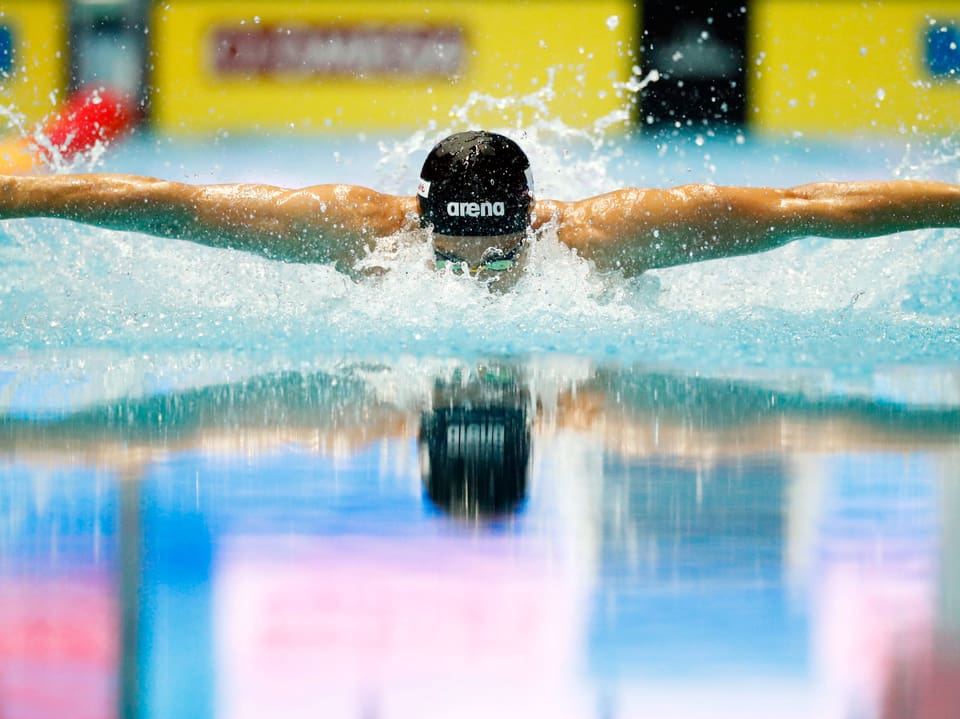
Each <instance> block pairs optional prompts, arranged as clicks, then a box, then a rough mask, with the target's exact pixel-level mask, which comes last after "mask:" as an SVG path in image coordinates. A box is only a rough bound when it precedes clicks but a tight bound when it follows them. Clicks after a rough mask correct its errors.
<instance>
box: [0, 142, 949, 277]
mask: <svg viewBox="0 0 960 719" xmlns="http://www.w3.org/2000/svg"><path fill="white" fill-rule="evenodd" d="M533 190H534V186H533V180H532V176H531V172H530V162H529V160H528V159H527V156H526V155H525V154H524V152H523V151H522V150H521V149H520V147H519V146H518V145H517V144H516V143H515V142H514V141H512V140H510V139H508V138H506V137H504V136H503V135H498V134H495V133H491V132H482V131H472V132H462V133H457V134H455V135H451V136H450V137H447V138H446V139H444V140H442V141H440V142H439V143H438V144H437V145H436V146H435V147H434V148H433V149H432V150H431V151H430V153H429V154H428V156H427V158H426V161H425V162H424V165H423V169H422V171H421V177H420V182H419V186H418V188H417V194H416V195H414V196H398V195H388V194H383V193H380V192H377V191H375V190H372V189H368V188H366V187H358V186H352V185H336V184H329V185H315V186H312V187H306V188H302V189H284V188H279V187H272V186H267V185H258V184H224V185H189V184H182V183H178V182H170V181H166V180H158V179H153V178H149V177H140V176H134V175H116V174H89V175H58V176H44V177H0V219H14V218H29V217H49V218H59V219H64V220H72V221H74V222H82V223H86V224H91V225H97V226H100V227H104V228H110V229H115V230H126V231H135V232H141V233H147V234H152V235H158V236H163V237H170V238H178V239H184V240H190V241H193V242H197V243H200V244H204V245H210V246H214V247H226V248H234V249H240V250H246V251H249V252H256V253H259V254H262V255H265V256H267V257H270V258H274V259H278V260H287V261H295V262H327V263H329V262H332V263H335V264H336V265H337V266H338V267H339V268H340V269H343V270H350V269H351V268H352V267H353V266H354V265H355V263H356V262H357V261H358V260H359V259H360V258H362V257H363V256H364V254H365V251H366V250H369V249H373V247H374V245H375V242H376V240H377V239H379V238H384V237H388V236H390V235H394V234H396V233H398V232H401V231H409V230H413V229H415V228H417V227H423V228H427V229H428V230H430V233H429V236H430V237H431V238H432V240H431V241H432V243H433V250H434V252H435V257H436V265H437V266H438V267H443V266H451V267H452V268H454V269H455V270H456V271H461V272H462V271H467V272H470V273H472V274H477V275H480V276H482V277H489V276H493V275H511V274H512V275H516V273H517V271H518V266H519V264H520V262H521V261H522V258H523V250H524V245H525V242H526V240H527V237H528V235H529V233H531V232H536V231H537V230H539V229H540V228H542V227H543V226H544V225H546V224H547V223H552V224H553V225H554V226H555V227H556V232H557V236H558V237H559V239H560V241H561V242H563V243H564V244H566V245H568V246H569V247H571V248H573V249H574V250H576V251H577V253H578V254H579V255H580V256H581V257H584V258H586V259H588V260H590V261H592V262H593V263H594V265H595V266H596V268H597V269H598V270H601V271H606V270H620V271H622V272H623V273H624V274H625V275H627V276H632V275H637V274H640V273H642V272H644V271H645V270H650V269H656V268H662V267H669V266H672V265H679V264H686V263H691V262H699V261H702V260H710V259H716V258H721V257H732V256H737V255H747V254H753V253H757V252H763V251H765V250H770V249H773V248H775V247H779V246H781V245H784V244H786V243H788V242H791V241H792V240H796V239H799V238H803V237H811V236H817V237H826V238H837V239H858V238H866V237H872V236H877V235H885V234H891V233H895V232H902V231H909V230H918V229H923V228H941V227H960V185H953V184H948V183H941V182H929V181H912V180H887V181H877V182H821V183H815V184H808V185H801V186H799V187H792V188H788V189H776V188H760V187H757V188H754V187H723V186H714V185H706V184H691V185H683V186H679V187H674V188H672V189H649V188H646V189H645V188H636V187H634V188H625V189H621V190H616V191H613V192H610V193H607V194H604V195H599V196H596V197H590V198H587V199H583V200H579V201H573V202H561V201H557V200H541V199H535V197H534V192H533Z"/></svg>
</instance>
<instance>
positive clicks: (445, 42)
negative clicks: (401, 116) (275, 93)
mask: <svg viewBox="0 0 960 719" xmlns="http://www.w3.org/2000/svg"><path fill="white" fill-rule="evenodd" d="M209 37H210V43H211V45H212V48H211V50H212V55H213V57H212V63H211V64H212V68H213V71H214V72H215V73H216V74H218V75H264V76H270V75H283V76H291V75H294V76H296V75H302V76H328V77H330V76H340V77H372V76H383V75H391V76H396V75H408V76H435V75H444V76H448V75H452V74H456V73H458V72H460V71H461V69H462V66H463V63H464V58H465V57H466V40H465V36H464V33H463V30H462V28H460V27H457V26H452V25H451V26H440V25H408V26H379V25H378V26H364V25H357V26H349V25H339V24H338V25H296V26H294V25H289V26H285V25H267V26H260V27H257V28H255V29H251V28H249V27H243V28H238V27H236V26H231V27H219V28H214V29H213V30H212V31H211V32H210V35H209Z"/></svg>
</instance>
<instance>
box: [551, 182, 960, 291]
mask: <svg viewBox="0 0 960 719" xmlns="http://www.w3.org/2000/svg"><path fill="white" fill-rule="evenodd" d="M537 215H538V219H539V220H541V221H542V220H543V219H547V217H546V216H548V215H555V216H556V217H557V218H558V219H559V236H560V239H561V240H562V241H563V242H565V243H566V244H569V245H570V246H572V247H575V248H577V250H578V251H579V252H580V253H581V254H582V255H583V256H585V257H587V258H589V259H592V260H594V261H595V262H596V263H597V266H598V267H600V268H602V269H613V268H621V269H623V270H624V271H625V272H627V273H628V274H638V273H640V272H643V271H644V270H647V269H653V268H657V267H669V266H671V265H679V264H685V263H689V262H699V261H701V260H710V259H716V258H719V257H732V256H735V255H745V254H752V253H755V252H762V251H764V250H769V249H772V248H774V247H779V246H780V245H783V244H786V243H787V242H790V241H791V240H795V239H797V238H800V237H809V236H819V237H831V238H846V239H858V238H863V237H873V236H876V235H885V234H890V233H892V232H902V231H907V230H917V229H922V228H926V227H960V185H951V184H946V183H940V182H923V181H885V182H842V183H835V182H830V183H816V184H810V185H801V186H799V187H793V188H789V189H773V188H748V187H716V186H713V185H685V186H682V187H676V188H673V189H669V190H644V189H634V188H630V189H625V190H619V191H616V192H612V193H609V194H606V195H601V196H599V197H593V198H589V199H587V200H583V201H580V202H571V203H559V202H557V203H555V202H545V203H538V205H537Z"/></svg>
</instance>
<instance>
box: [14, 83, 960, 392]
mask: <svg viewBox="0 0 960 719" xmlns="http://www.w3.org/2000/svg"><path fill="white" fill-rule="evenodd" d="M553 79H554V76H553V75H552V74H551V73H548V74H547V80H546V82H544V83H543V84H542V85H541V86H540V87H539V88H538V89H537V90H536V91H535V92H533V93H531V94H529V95H524V96H510V97H505V98H497V97H493V96H489V95H483V94H473V95H470V96H469V97H468V98H467V99H466V101H465V102H464V104H463V105H462V106H459V107H457V108H454V109H453V110H452V112H451V113H450V117H449V123H448V125H447V126H445V127H440V126H435V127H429V128H426V129H424V130H422V131H419V132H416V133H413V134H411V135H410V136H409V137H407V138H404V139H402V140H400V141H396V142H393V143H387V142H383V143H382V144H381V145H380V150H381V161H380V162H379V164H378V165H377V167H375V168H371V178H370V183H369V184H371V185H374V186H378V187H380V188H382V189H384V190H385V191H388V192H390V191H392V192H398V193H409V192H410V188H411V187H413V186H414V180H413V179H412V177H411V175H412V174H413V173H416V171H417V170H418V169H419V165H420V163H421V162H422V158H423V156H424V154H425V153H426V152H427V151H428V149H429V148H430V147H431V146H432V144H433V143H434V142H435V141H436V140H438V139H439V138H441V137H442V136H444V135H446V134H448V133H449V132H453V131H457V130H461V129H465V128H467V127H471V126H473V121H472V119H471V118H472V117H474V116H476V115H477V114H482V113H483V112H485V111H487V110H488V109H489V108H490V107H496V108H497V109H498V110H501V111H502V113H503V114H504V116H506V117H509V118H511V121H510V122H507V123H505V125H504V126H503V127H491V128H488V129H492V130H496V131H500V132H503V133H504V134H507V135H509V136H512V137H514V139H516V140H518V141H519V142H520V143H521V145H522V146H523V147H524V149H525V150H526V151H527V152H528V154H529V155H530V156H531V160H532V164H533V167H534V174H535V180H536V188H537V193H538V195H539V196H541V197H553V198H556V199H575V198H579V197H585V196H589V195H592V194H597V193H599V192H605V191H608V190H610V189H613V188H616V187H620V186H624V185H636V184H645V183H649V184H652V183H651V182H650V181H651V180H653V181H654V182H657V181H661V180H662V181H664V182H669V181H673V180H676V181H680V182H684V181H691V180H701V181H705V180H710V179H713V177H714V176H715V175H717V174H719V175H721V176H723V175H724V173H726V174H727V175H730V174H732V171H729V170H728V168H738V169H742V168H744V167H745V168H746V170H747V174H750V173H755V174H757V175H762V173H764V172H771V170H770V168H771V151H772V152H773V154H774V157H775V158H776V160H775V161H774V162H773V170H772V172H774V173H775V174H776V175H777V176H779V175H780V174H784V173H785V174H786V175H787V176H788V177H789V178H790V180H791V181H795V182H796V183H800V182H806V181H809V180H810V179H812V178H809V177H806V176H799V175H800V174H801V173H802V172H803V171H804V169H805V168H806V165H805V164H804V163H806V162H807V156H808V154H807V152H806V150H805V149H798V148H797V147H796V146H795V145H794V146H790V145H789V143H787V146H779V147H778V146H771V145H770V144H764V143H763V142H762V141H759V140H749V141H746V142H745V141H744V139H743V136H742V135H740V134H737V135H726V136H724V135H720V134H716V135H714V136H713V137H710V136H709V134H708V136H707V138H706V140H704V135H703V134H702V133H701V134H700V135H696V136H690V137H685V136H678V135H676V134H675V135H673V136H671V137H670V138H669V139H664V140H641V139H637V138H633V137H630V136H629V127H628V124H627V119H628V118H629V117H630V115H631V108H630V103H632V102H633V100H634V98H635V97H636V94H637V92H638V91H639V90H641V89H642V88H643V87H644V86H645V84H646V83H649V82H652V81H655V80H656V75H655V74H651V75H648V76H646V77H640V75H639V72H636V73H635V75H634V76H633V77H632V78H631V79H630V80H629V81H627V82H626V83H623V84H621V85H617V86H614V87H613V88H612V90H613V91H615V92H620V93H622V95H623V97H624V103H625V104H624V107H623V108H622V109H620V110H618V111H617V112H615V113H612V114H611V115H609V116H607V117H604V118H601V119H599V120H598V121H597V122H596V123H594V124H593V125H592V126H591V127H588V128H579V127H572V126H569V125H567V124H566V123H564V122H563V119H562V118H559V117H556V116H553V115H552V114H551V113H550V101H551V98H552V96H553V92H554V91H553ZM174 151H176V148H175V147H174ZM238 152H243V149H242V148H239V149H238ZM301 157H302V153H300V152H297V151H296V148H294V150H293V151H292V152H291V156H290V166H291V168H298V169H299V167H300V162H301ZM780 157H782V158H783V159H782V161H781V160H780ZM744 158H746V159H744ZM273 159H275V160H276V159H277V158H273ZM85 161H86V162H96V158H95V157H93V156H88V157H86V159H85ZM905 162H907V160H905ZM909 163H910V164H909V174H910V175H912V176H922V175H924V174H925V173H928V172H930V171H931V168H934V166H935V169H936V171H937V172H938V173H940V174H941V175H942V174H943V173H944V172H947V173H949V172H952V173H954V175H956V172H957V167H958V165H960V160H958V153H957V150H956V143H955V142H951V141H945V144H944V145H943V146H941V147H938V148H937V149H936V151H935V152H932V153H931V154H930V156H929V157H927V156H924V157H923V158H922V159H921V158H919V157H918V153H917V151H916V150H914V155H913V156H912V157H911V158H909ZM924 163H928V164H924ZM829 167H830V166H828V169H827V170H824V168H823V166H821V167H820V168H819V169H820V171H829ZM335 170H336V167H332V168H331V171H332V172H333V171H335ZM902 172H906V171H905V170H902ZM252 179H254V178H252ZM745 184H747V183H745ZM0 232H2V234H0V264H2V266H3V267H4V270H5V271H4V273H3V275H2V279H0V305H2V315H0V363H2V365H3V367H2V369H4V370H6V371H8V372H15V373H18V374H21V375H22V373H24V372H31V373H34V374H36V373H39V374H41V375H42V374H44V373H51V372H52V373H55V374H57V375H67V376H74V375H75V376H76V377H78V378H82V381H83V382H86V383H91V382H92V383H93V384H94V385H97V382H98V380H95V379H94V380H92V379H91V378H96V377H100V376H104V377H111V378H112V379H111V380H109V381H111V382H113V383H115V387H116V388H119V389H117V391H128V390H129V387H128V384H129V383H135V382H138V381H139V382H140V384H141V387H142V388H146V389H156V388H168V387H170V386H173V385H177V384H178V383H182V382H190V381H194V380H196V381H209V380H211V379H215V380H217V381H222V380H228V379H231V378H235V377H236V376H238V375H241V376H249V375H252V374H259V373H263V372H269V371H276V370H280V369H303V368H307V367H312V366H316V365H317V364H318V363H326V362H329V361H331V358H337V357H344V356H351V357H389V358H392V359H393V360H396V358H398V357H401V356H412V357H428V356H433V357H437V356H440V357H471V356H480V355H483V356H490V355H510V356H517V355H521V356H531V355H535V356H542V355H577V356H583V357H587V358H593V359H595V360H601V361H605V362H606V361H617V362H625V363H643V364H645V365H648V366H650V367H651V368H663V369H666V370H670V371H684V372H690V371H693V372H700V373H705V374H709V373H726V374H731V373H742V372H752V373H760V374H763V373H770V374H779V375H781V376H782V375H784V373H801V374H802V373H811V372H812V373H814V374H815V375H816V376H818V377H819V376H823V375H825V374H828V375H830V376H831V377H837V376H839V375H844V376H857V377H861V378H862V377H866V376H871V373H872V372H873V371H874V370H875V368H877V367H878V366H888V365H916V364H920V365H943V364H950V363H952V362H954V361H955V358H956V357H957V356H960V325H958V322H957V319H956V318H957V317H958V316H960V292H958V289H960V258H958V246H960V243H957V242H956V231H943V230H938V231H929V232H918V233H908V234H903V235H899V236H892V237H887V238H878V239H876V240H869V241H863V242H827V241H823V240H816V239H811V240H807V241H802V242H799V243H796V244H794V245H791V246H788V247H786V248H782V249H780V250H777V251H775V252H772V253H768V254H765V255H760V256H754V257H745V258H738V259H733V260H724V261H716V262H709V263H701V264H697V265H691V266H688V267H680V268H673V269H670V270H663V271H657V272H650V273H648V274H647V275H645V276H642V277H639V278H633V279H626V278H623V277H622V276H619V275H617V274H616V273H611V274H602V273H599V272H597V271H596V270H595V269H594V268H593V267H591V265H590V264H589V263H588V262H586V261H584V260H583V259H582V258H580V257H578V256H576V254H575V253H574V252H572V251H570V250H569V249H568V248H566V247H565V246H564V245H562V244H561V243H560V242H559V241H558V239H557V235H556V228H554V227H551V226H550V225H548V226H547V227H546V228H544V229H543V231H541V232H539V233H538V234H537V235H536V236H531V237H530V238H529V241H528V246H529V247H528V253H527V254H528V258H527V262H526V266H525V269H524V272H523V275H522V277H521V278H520V280H519V281H518V282H517V284H516V286H515V287H513V288H512V289H511V290H510V291H505V292H504V291H498V288H497V287H496V285H495V284H494V285H490V284H488V283H486V282H484V281H479V280H477V279H475V278H471V277H464V276H461V275H456V274H454V273H452V272H437V271H434V270H433V269H431V263H430V259H431V252H430V248H429V244H428V243H427V242H425V241H424V237H423V234H422V233H421V232H420V231H416V232H412V233H408V234H406V235H401V236H399V237H395V238H388V240H386V241H384V242H383V243H381V245H380V246H379V247H378V248H377V250H376V251H375V252H373V253H372V254H371V255H370V256H369V257H367V258H365V259H364V260H363V262H362V263H361V265H360V266H359V267H358V268H357V269H358V270H360V271H361V272H360V276H359V277H355V276H347V275H344V274H340V273H338V272H336V271H335V270H334V269H332V268H330V267H326V266H310V265H296V264H287V263H278V262H271V261H268V260H265V259H263V258H260V257H256V256H250V255H244V254H242V253H237V252H232V251H223V250H213V249H209V248H203V247H198V246H195V245H191V244H189V243H185V242H178V241H170V240H161V239H156V238H150V237H146V236H143V235H139V234H136V233H116V232H108V231H103V230H99V229H96V228H87V227H79V226H75V225H69V224H64V223H57V222H52V221H41V220H36V221H25V222H16V223H8V224H7V225H5V226H4V227H3V228H2V230H0ZM374 267H377V268H380V269H381V270H386V271H385V272H379V273H375V276H367V275H365V274H364V272H362V271H363V270H369V269H371V268H374ZM368 274H369V273H368ZM137 377H139V378H140V379H139V380H137V379H136V378H137ZM145 378H146V379H145ZM182 378H194V379H193V380H191V379H182ZM197 378H202V379H197ZM104 381H107V380H104ZM112 386H114V385H112ZM95 389H96V388H95V387H94V389H92V390H91V391H94V392H95Z"/></svg>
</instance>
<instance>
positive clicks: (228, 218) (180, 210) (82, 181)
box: [0, 174, 415, 264]
mask: <svg viewBox="0 0 960 719" xmlns="http://www.w3.org/2000/svg"><path fill="white" fill-rule="evenodd" d="M414 210H415V198H412V197H398V196H394V195H384V194H381V193H379V192H375V191H373V190H369V189H367V188H363V187H356V186H351V185H317V186H314V187H307V188H304V189H299V190H289V189H284V188H280V187H273V186H269V185H254V184H228V185H187V184H183V183H178V182H169V181H166V180H157V179H153V178H149V177H139V176H134V175H110V174H108V175H59V176H48V177H3V178H0V219H11V218H22V217H52V218H59V219H65V220H72V221H75V222H82V223H85V224H91V225H97V226H100V227H105V228H108V229H114V230H128V231H134V232H143V233H147V234H152V235H158V236H162V237H172V238H177V239H184V240H190V241H193V242H197V243H200V244H204V245H210V246H214V247H230V248H234V249H241V250H246V251H250V252H257V253H260V254H263V255H266V256H269V257H274V258H277V259H287V260H292V261H316V262H331V261H333V262H341V263H345V264H352V263H353V262H354V261H355V260H356V259H357V258H358V257H359V256H361V255H362V253H363V249H364V247H369V246H372V245H373V243H374V241H375V240H376V238H378V237H385V236H388V235H390V234H393V233H395V232H397V231H399V230H401V229H403V228H404V227H405V226H406V224H408V223H409V220H408V217H409V216H410V213H411V212H413V211H414Z"/></svg>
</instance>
